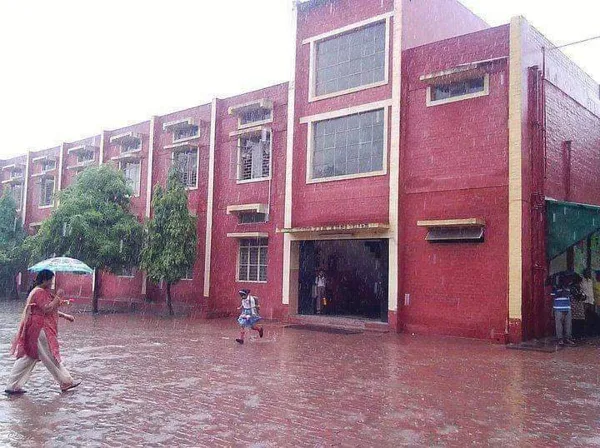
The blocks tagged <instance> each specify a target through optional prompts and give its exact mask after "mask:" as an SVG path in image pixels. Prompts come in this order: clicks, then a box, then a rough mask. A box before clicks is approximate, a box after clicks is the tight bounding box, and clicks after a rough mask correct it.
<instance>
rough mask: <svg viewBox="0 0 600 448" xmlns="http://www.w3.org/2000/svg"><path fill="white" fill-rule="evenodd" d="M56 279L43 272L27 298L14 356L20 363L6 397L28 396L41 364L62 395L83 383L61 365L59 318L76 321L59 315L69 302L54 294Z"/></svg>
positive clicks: (12, 351) (16, 366)
mask: <svg viewBox="0 0 600 448" xmlns="http://www.w3.org/2000/svg"><path fill="white" fill-rule="evenodd" d="M53 278H54V273H53V272H52V271H48V270H43V271H40V272H39V273H38V275H37V277H36V279H35V282H34V285H33V289H32V290H31V291H30V293H29V295H28V297H27V302H26V303H25V309H24V310H23V314H22V317H21V322H20V324H19V329H18V331H17V335H16V337H15V339H14V340H13V343H12V347H11V354H13V355H16V357H17V360H16V362H15V364H14V365H13V368H12V371H11V373H10V377H9V380H8V384H7V386H6V390H5V393H7V394H8V395H17V394H22V393H24V392H25V390H24V389H23V386H25V383H27V380H28V379H29V376H30V375H31V372H32V371H33V368H34V367H35V365H36V364H37V363H38V361H42V363H43V364H44V366H45V367H46V368H47V369H48V371H50V373H51V374H52V376H53V377H54V379H55V380H56V381H57V382H58V384H59V385H60V389H61V391H63V392H66V391H68V390H70V389H73V388H74V387H77V386H78V385H79V384H80V383H81V382H75V381H73V378H72V377H71V374H70V373H69V372H68V371H67V369H66V368H65V366H64V365H63V364H62V362H61V358H60V351H59V344H58V318H59V317H62V318H63V319H65V320H68V321H69V322H73V321H74V320H75V318H74V317H73V316H71V315H69V314H65V313H62V312H60V311H58V308H59V307H60V306H62V305H65V304H68V303H69V301H68V300H63V299H62V298H61V297H60V294H57V295H53V294H51V293H50V287H51V284H52V279H53Z"/></svg>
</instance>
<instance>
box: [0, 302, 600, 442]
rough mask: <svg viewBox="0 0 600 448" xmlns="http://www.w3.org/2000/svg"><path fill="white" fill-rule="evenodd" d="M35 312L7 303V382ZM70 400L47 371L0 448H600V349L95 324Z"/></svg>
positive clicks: (1, 377) (75, 362) (76, 346)
mask: <svg viewBox="0 0 600 448" xmlns="http://www.w3.org/2000/svg"><path fill="white" fill-rule="evenodd" d="M18 312H19V307H18V306H15V304H11V303H0V352H1V353H2V356H1V357H0V381H2V383H3V384H4V383H5V382H6V379H7V376H8V373H9V370H10V367H11V365H12V362H13V361H12V359H10V358H9V356H8V349H9V341H10V339H11V337H12V336H13V334H14V330H15V327H16V321H17V318H18ZM77 317H78V318H77V321H76V322H75V323H74V324H68V323H65V322H61V340H62V341H63V344H62V354H63V357H64V360H65V364H66V365H67V367H68V368H69V369H70V370H71V373H72V374H73V375H74V376H75V377H76V378H80V379H82V380H83V383H82V385H81V386H80V387H79V388H78V389H76V390H75V391H73V392H72V393H66V394H60V393H59V392H58V387H57V386H56V385H55V384H53V382H52V378H51V377H50V374H49V373H48V372H47V371H46V370H45V369H44V368H43V366H42V365H41V364H40V365H38V366H37V367H36V370H35V371H34V374H33V376H32V380H31V381H30V383H29V384H28V385H27V387H26V388H27V390H28V393H27V394H26V395H24V396H21V397H10V398H8V397H5V398H0V446H2V447H40V446H50V447H53V446H56V447H69V446H85V447H93V446H110V447H119V446H127V447H130V446H167V447H175V446H196V447H201V446H210V447H221V446H222V447H229V446H242V447H243V446H248V447H282V446H295V447H298V446H307V447H320V446H348V447H359V446H360V447H388V446H389V447H392V446H393V447H397V446H415V447H416V446H433V447H438V446H439V447H444V446H448V447H450V446H457V447H458V446H514V447H529V446H531V447H553V446H600V362H599V361H600V349H599V347H598V344H586V345H585V346H580V347H575V348H569V349H565V350H562V351H560V352H557V353H537V352H521V351H511V350H507V349H505V348H504V347H502V346H497V345H490V344H487V343H482V342H476V341H469V340H460V339H439V338H427V337H411V336H408V335H394V334H383V335H382V334H350V335H344V334H329V333H321V332H316V331H306V330H297V329H286V328H283V327H282V326H281V325H279V324H273V325H270V326H268V327H267V328H268V329H267V331H266V334H265V337H264V339H258V338H257V337H254V335H253V337H252V339H250V340H249V341H247V343H246V344H245V345H244V346H238V345H237V344H236V343H235V341H234V338H235V337H236V336H237V329H236V326H235V323H234V322H233V321H229V320H227V321H223V320H219V321H192V320H187V319H184V318H175V319H168V318H160V317H143V316H139V315H101V316H97V317H92V316H91V315H79V316H77Z"/></svg>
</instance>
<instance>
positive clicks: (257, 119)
mask: <svg viewBox="0 0 600 448" xmlns="http://www.w3.org/2000/svg"><path fill="white" fill-rule="evenodd" d="M272 117H273V111H272V110H271V109H266V108H263V107H260V108H258V109H252V110H249V111H246V112H242V113H241V114H240V118H239V119H240V122H239V125H240V126H246V125H249V124H252V123H265V122H268V121H271V119H272Z"/></svg>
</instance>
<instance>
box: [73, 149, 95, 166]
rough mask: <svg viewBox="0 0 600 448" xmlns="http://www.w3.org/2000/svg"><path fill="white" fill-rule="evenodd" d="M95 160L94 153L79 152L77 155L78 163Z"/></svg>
mask: <svg viewBox="0 0 600 448" xmlns="http://www.w3.org/2000/svg"><path fill="white" fill-rule="evenodd" d="M92 160H94V151H89V150H85V151H79V152H78V153H77V163H85V162H90V161H92Z"/></svg>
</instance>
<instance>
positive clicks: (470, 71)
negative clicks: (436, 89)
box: [419, 57, 507, 84]
mask: <svg viewBox="0 0 600 448" xmlns="http://www.w3.org/2000/svg"><path fill="white" fill-rule="evenodd" d="M506 59H507V58H506V57H499V58H493V59H486V60H484V61H474V62H467V63H466V64H460V65H457V66H456V67H452V68H447V69H445V70H440V71H437V72H433V73H428V74H425V75H422V76H421V77H420V78H419V79H420V80H421V81H423V82H425V83H427V84H440V83H450V82H458V81H464V80H465V79H469V78H473V77H474V76H481V75H483V74H484V73H486V70H487V69H486V66H488V65H490V64H494V63H496V62H499V61H504V60H506Z"/></svg>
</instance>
